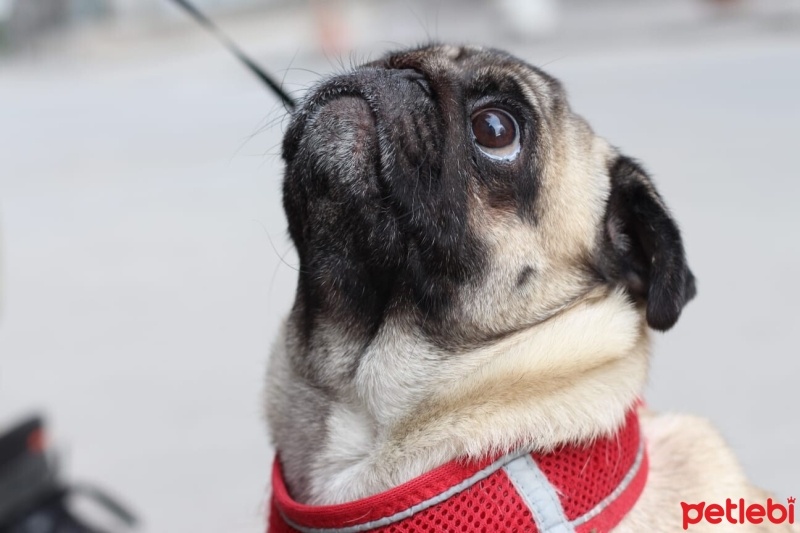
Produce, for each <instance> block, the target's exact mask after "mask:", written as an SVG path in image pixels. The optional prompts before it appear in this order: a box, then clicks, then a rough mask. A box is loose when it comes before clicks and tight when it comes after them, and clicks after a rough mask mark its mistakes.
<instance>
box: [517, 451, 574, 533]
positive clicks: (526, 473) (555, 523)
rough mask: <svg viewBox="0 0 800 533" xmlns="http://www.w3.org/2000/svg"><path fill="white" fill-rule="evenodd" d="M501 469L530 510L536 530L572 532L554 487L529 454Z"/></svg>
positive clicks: (551, 532) (543, 532)
mask: <svg viewBox="0 0 800 533" xmlns="http://www.w3.org/2000/svg"><path fill="white" fill-rule="evenodd" d="M503 470H505V473H506V475H507V476H508V479H510V480H511V483H512V484H513V485H514V487H516V489H517V492H518V493H519V495H520V496H522V499H523V500H525V504H526V505H527V506H528V509H530V510H531V514H533V519H534V520H535V521H536V527H537V529H538V531H539V533H574V532H575V528H573V527H572V524H570V523H569V520H568V519H567V516H566V515H565V514H564V508H563V507H561V501H560V500H559V498H558V494H556V489H555V488H554V487H553V485H551V484H550V481H549V480H548V479H547V476H545V475H544V472H542V471H541V469H540V468H539V465H537V464H536V461H534V460H533V457H531V455H530V454H528V453H526V454H525V455H523V456H522V457H518V458H516V459H514V460H513V461H511V462H510V463H508V464H507V465H506V466H504V467H503Z"/></svg>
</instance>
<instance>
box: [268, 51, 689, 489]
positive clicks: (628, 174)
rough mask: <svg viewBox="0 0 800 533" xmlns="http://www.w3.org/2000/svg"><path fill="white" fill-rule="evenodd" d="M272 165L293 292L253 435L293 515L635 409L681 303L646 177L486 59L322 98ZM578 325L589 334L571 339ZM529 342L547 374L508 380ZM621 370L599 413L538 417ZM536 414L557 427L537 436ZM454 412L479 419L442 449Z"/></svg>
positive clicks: (416, 61) (504, 63)
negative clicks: (652, 347)
mask: <svg viewBox="0 0 800 533" xmlns="http://www.w3.org/2000/svg"><path fill="white" fill-rule="evenodd" d="M283 158H284V160H285V162H286V174H285V179H284V184H283V204H284V208H285V211H286V216H287V219H288V223H289V234H290V236H291V239H292V241H293V242H294V244H295V246H296V248H297V252H298V256H299V277H298V286H297V292H296V297H295V302H294V305H293V307H292V310H291V312H290V314H289V317H288V319H287V321H286V325H285V327H284V330H283V333H282V336H281V338H280V339H279V340H278V343H277V345H276V350H275V352H274V353H273V358H272V360H271V366H270V373H269V376H270V385H269V389H268V404H269V405H268V415H269V421H270V427H271V432H272V436H273V438H274V440H275V443H276V448H277V449H278V451H279V453H280V457H281V463H282V467H283V472H284V475H285V477H286V480H287V484H288V486H289V488H290V489H291V492H292V494H293V495H294V496H295V497H296V498H298V499H299V500H301V501H306V502H315V503H331V502H337V501H346V500H347V499H348V498H351V499H352V498H357V497H363V496H366V495H369V494H373V493H375V492H378V491H380V490H384V489H386V488H388V487H391V486H394V485H396V484H399V483H402V482H403V481H407V480H408V479H410V478H411V477H413V476H414V475H416V474H419V473H420V472H421V471H424V470H425V469H427V468H429V467H432V466H437V465H439V464H442V463H443V462H446V461H449V460H451V459H453V458H454V457H456V456H458V455H459V454H462V453H463V454H468V455H480V454H481V453H482V452H485V451H487V450H499V449H503V448H504V447H506V446H508V445H510V444H509V443H512V442H519V440H520V439H524V440H526V441H527V439H532V441H531V442H533V440H536V439H545V440H547V439H550V440H547V442H545V440H542V441H541V442H539V440H536V442H539V443H540V444H541V445H542V446H543V447H545V448H547V447H552V446H554V445H555V444H557V443H558V441H559V439H562V438H568V439H572V440H573V441H577V440H579V439H582V438H587V439H591V438H594V437H596V436H598V435H600V434H602V433H603V432H606V431H611V430H612V429H613V428H614V427H615V425H618V424H620V423H621V422H622V420H623V419H624V417H625V413H626V410H627V409H629V407H630V405H631V404H632V403H633V402H634V401H635V398H636V396H637V395H638V394H639V393H640V392H641V390H640V385H642V384H643V383H644V379H645V374H646V366H647V365H646V357H645V355H646V354H645V352H646V348H645V345H646V340H647V326H650V327H651V328H653V329H657V330H667V329H669V328H671V327H672V326H673V325H674V324H675V322H676V321H677V320H678V317H679V315H680V314H681V311H682V309H683V307H684V305H685V304H686V303H687V302H688V301H689V300H690V299H691V298H692V297H693V296H694V293H695V289H694V277H693V276H692V273H691V272H690V270H689V268H688V266H687V262H686V259H685V256H684V249H683V245H682V241H681V235H680V232H679V231H678V228H677V226H676V224H675V222H674V221H673V219H672V217H671V215H670V213H669V211H668V210H667V208H666V206H665V204H664V202H663V200H662V199H661V197H660V196H659V194H658V192H657V191H656V189H655V188H654V186H653V184H652V182H651V180H650V178H649V177H648V176H647V174H646V173H645V171H644V170H643V169H642V167H641V166H640V165H639V164H638V163H637V162H635V161H634V160H633V159H630V158H628V157H626V156H624V155H622V154H621V153H620V152H619V151H618V150H616V149H615V148H614V147H612V146H611V145H610V144H609V143H608V142H606V141H605V140H604V139H602V138H601V137H599V136H597V135H595V134H594V132H593V131H592V129H591V128H590V127H589V125H588V124H587V122H586V121H585V120H584V119H583V118H581V117H580V116H578V115H577V114H575V113H574V112H573V111H572V110H571V108H570V106H569V104H568V102H567V98H566V94H565V91H564V89H563V88H562V86H561V84H560V83H559V82H558V81H557V80H556V79H554V78H553V77H551V76H549V75H548V74H546V73H544V72H543V71H541V70H540V69H538V68H535V67H532V66H530V65H528V64H527V63H525V62H523V61H520V60H519V59H517V58H514V57H512V56H510V55H508V54H506V53H504V52H499V51H496V50H489V49H482V48H475V47H454V46H442V45H436V46H426V47H422V48H418V49H412V50H406V51H402V52H398V53H393V54H389V55H388V56H386V57H385V58H383V59H380V60H378V61H374V62H371V63H368V64H365V65H363V66H361V67H358V68H356V69H354V70H353V71H352V72H349V73H345V74H339V75H336V76H333V77H330V78H328V79H325V80H322V81H321V82H320V83H319V84H318V85H317V86H316V87H314V88H313V89H312V90H310V91H309V93H308V94H307V96H306V97H305V99H304V101H303V102H302V104H301V106H300V107H299V109H298V110H297V111H296V112H295V113H294V115H293V116H292V118H291V122H290V125H289V127H288V130H287V132H286V135H285V138H284V143H283ZM586 306H590V307H591V306H594V307H592V309H595V308H596V312H597V313H599V314H598V315H597V316H598V317H599V316H600V314H603V313H606V314H605V315H603V317H600V318H585V321H584V322H581V321H583V320H584V318H575V317H582V316H583V315H581V314H580V313H583V311H575V310H576V309H583V308H584V307H586ZM603 306H605V307H603ZM601 307H602V308H603V309H606V311H602V310H598V309H600V308H601ZM612 307H613V309H614V311H613V312H612V311H611V309H612ZM594 312H595V311H592V313H594ZM576 313H578V314H576ZM587 313H588V312H587ZM568 316H569V317H572V318H569V319H567V317H568ZM587 316H588V315H587ZM591 316H592V317H594V316H595V315H591ZM623 322H624V324H623ZM569 328H574V329H569ZM615 328H616V329H615ZM556 331H558V332H560V331H563V332H564V333H563V334H561V333H558V334H557V333H554V332H556ZM533 332H535V335H536V336H537V339H538V340H537V341H536V344H535V347H536V350H541V351H542V354H543V355H542V356H541V357H538V358H534V356H533V355H532V354H533V352H532V351H530V350H529V351H526V352H525V353H526V356H525V357H528V358H529V359H522V358H517V359H513V360H511V359H507V357H508V354H509V353H511V352H510V351H509V350H507V349H506V348H504V347H505V346H506V344H504V343H507V342H511V341H509V339H512V338H513V339H517V338H520V335H526V334H531V335H533V334H534V333H533ZM531 338H532V337H531ZM514 342H516V341H514ZM520 342H521V341H520ZM548 343H550V344H548ZM531 346H534V344H531ZM633 353H635V354H636V355H635V356H634V355H630V356H629V354H633ZM504 354H505V355H504ZM623 356H624V357H623ZM504 357H505V358H506V359H504ZM625 358H627V359H625ZM623 359H625V360H624V361H623ZM526 361H527V362H526ZM631 361H635V363H631ZM490 362H492V364H495V363H496V364H497V365H499V366H496V367H491V368H490V367H488V366H487V365H488V364H489V363H490ZM618 363H619V364H620V365H623V364H624V365H633V366H631V368H628V367H626V368H627V370H625V371H624V372H625V373H624V375H622V377H613V378H612V377H610V376H609V377H607V379H608V383H606V384H603V385H602V387H600V386H597V387H594V388H592V389H591V390H592V391H596V392H597V394H601V392H602V396H598V398H597V399H591V400H589V399H588V396H586V395H584V396H581V398H583V400H576V401H575V405H577V406H578V407H575V406H573V405H570V406H568V407H565V409H563V410H561V411H559V410H558V409H555V408H554V407H553V406H555V405H556V403H557V402H560V401H561V400H556V398H563V399H564V401H567V400H569V396H568V395H567V394H566V392H565V391H567V390H568V389H570V387H574V386H575V384H576V383H580V382H581V380H583V379H586V380H590V379H592V380H594V379H598V380H599V379H600V378H599V377H598V376H600V374H601V373H603V372H606V371H607V369H609V368H611V366H609V365H614V364H618ZM514 365H519V366H518V367H515V366H514ZM526 365H527V366H526ZM537 365H539V366H537ZM603 365H605V366H603ZM634 367H635V368H634ZM479 371H480V372H479ZM573 371H574V372H575V375H571V374H569V372H573ZM609 372H610V370H609ZM478 374H480V376H482V377H480V379H482V380H483V381H481V382H480V383H481V385H480V386H478V385H475V386H474V387H472V388H470V386H469V385H468V383H469V380H471V379H475V380H477V379H478V377H476V376H478ZM501 374H502V375H503V376H504V377H503V378H502V379H501V378H500V377H499V376H500V375H501ZM508 376H511V378H508ZM604 379H605V378H604ZM626 380H629V381H630V384H628V385H623V384H624V383H628V382H627V381H626ZM606 385H608V388H605V387H606ZM586 390H589V389H586ZM621 391H624V392H621ZM584 392H585V391H584ZM580 394H584V393H583V392H581V393H580ZM587 394H588V393H587ZM546 398H549V399H546ZM589 401H591V403H592V406H593V407H592V409H597V410H599V411H598V413H600V414H599V415H598V414H596V413H594V412H592V411H591V409H590V408H589V407H586V406H587V405H589V404H588V403H587V402H589ZM526 402H527V403H526ZM548 402H550V403H548ZM553 402H556V403H553ZM581 402H583V403H581ZM607 402H610V403H608V405H607ZM611 403H613V404H614V405H613V407H611V406H609V405H610V404H611ZM523 404H524V405H523ZM559 405H560V404H559ZM604 405H606V407H603V406H604ZM523 407H524V408H523ZM540 408H541V409H545V410H546V411H542V413H545V414H543V415H542V420H544V419H547V420H550V418H549V417H550V414H553V415H554V414H555V413H568V414H569V416H570V419H571V420H573V421H574V424H572V425H570V424H564V423H563V421H556V420H555V418H553V420H550V422H547V424H549V425H548V426H547V428H549V429H544V428H543V426H540V427H533V425H532V423H531V422H530V420H531V418H530V417H531V416H532V415H531V414H530V413H532V412H538V411H536V409H540ZM515 409H516V410H517V411H515ZM466 412H469V413H471V414H470V415H469V416H473V415H474V416H476V417H477V416H479V415H478V414H476V413H480V416H482V417H484V418H482V419H481V420H482V422H481V423H480V424H478V423H471V425H468V426H467V425H465V426H464V427H463V428H462V429H463V431H462V429H456V428H457V427H460V426H458V424H459V423H460V421H462V420H467V419H469V416H467V415H465V414H464V413H466ZM517 412H518V415H519V417H518V418H514V417H516V416H517V415H516V414H514V413H517ZM609 413H612V414H609ZM450 416H452V417H453V418H452V420H453V421H454V422H453V423H445V422H443V420H445V419H448V417H450ZM525 417H528V418H525ZM584 418H585V420H586V422H585V423H584V422H578V421H579V420H583V419H584ZM512 419H513V420H512ZM448 420H450V419H448ZM540 422H541V421H540ZM541 423H542V424H545V423H544V422H541ZM480 428H485V431H484V432H483V434H479V433H478V432H479V431H480ZM437 431H438V432H439V433H436V435H438V436H436V437H433V436H432V435H433V433H431V432H437ZM448 431H450V433H449V434H446V433H447V432H448ZM459 432H460V433H459ZM467 434H468V435H469V436H467ZM297 442H303V443H305V444H304V445H303V446H297V445H295V444H293V443H297ZM379 456H380V457H381V458H382V459H381V460H380V461H379V460H378V459H377V457H379ZM398 462H402V463H403V466H399V463H398ZM390 463H391V465H392V466H391V467H390V466H388V465H389V464H390Z"/></svg>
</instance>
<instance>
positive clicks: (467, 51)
mask: <svg viewBox="0 0 800 533" xmlns="http://www.w3.org/2000/svg"><path fill="white" fill-rule="evenodd" d="M367 66H381V67H384V68H391V69H413V70H417V71H419V72H421V73H423V74H424V75H425V76H427V77H428V78H429V80H430V81H432V82H433V83H437V82H438V83H451V84H457V85H458V86H459V88H460V89H461V90H462V91H463V94H464V96H465V97H466V98H468V99H469V98H473V99H474V98H479V97H481V96H485V95H491V94H505V95H509V96H513V97H516V98H517V99H519V100H522V101H525V102H527V103H528V104H529V105H531V106H533V107H535V108H537V109H549V108H553V107H554V106H556V107H557V106H560V105H561V104H562V103H563V101H564V90H563V88H562V86H561V84H560V83H559V81H558V80H556V79H555V78H553V77H552V76H550V75H548V74H547V73H545V72H544V71H542V70H540V69H538V68H536V67H534V66H532V65H530V64H528V63H526V62H524V61H522V60H520V59H519V58H517V57H514V56H512V55H511V54H508V53H506V52H503V51H501V50H495V49H492V48H483V47H477V46H453V45H431V46H423V47H420V48H415V49H411V50H403V51H400V52H395V53H390V54H388V55H386V56H385V57H384V58H382V59H380V60H378V61H375V62H372V63H369V64H368V65H367Z"/></svg>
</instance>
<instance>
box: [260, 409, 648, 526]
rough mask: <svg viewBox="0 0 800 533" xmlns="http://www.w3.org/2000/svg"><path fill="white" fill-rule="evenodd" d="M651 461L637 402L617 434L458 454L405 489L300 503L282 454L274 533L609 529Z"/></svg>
mask: <svg viewBox="0 0 800 533" xmlns="http://www.w3.org/2000/svg"><path fill="white" fill-rule="evenodd" d="M647 469H648V467H647V453H646V450H645V442H644V439H643V438H642V437H641V433H640V429H639V418H638V416H637V414H636V412H635V410H634V411H631V412H630V413H629V414H628V416H627V418H626V420H625V424H624V425H623V426H622V427H621V428H620V429H619V430H618V432H617V433H616V434H614V435H613V436H611V437H607V438H603V439H598V440H596V441H594V442H593V443H592V444H591V445H584V446H574V445H571V446H564V447H561V448H559V449H557V450H555V451H553V452H552V453H547V454H539V453H529V452H525V451H520V452H516V453H512V454H508V455H505V456H503V457H500V458H497V457H494V458H488V459H486V460H482V461H472V462H464V461H452V462H450V463H447V464H445V465H443V466H440V467H439V468H436V469H435V470H433V471H431V472H428V473H427V474H424V475H422V476H420V477H418V478H416V479H412V480H411V481H409V482H407V483H404V484H403V485H400V486H399V487H395V488H393V489H390V490H388V491H386V492H382V493H380V494H376V495H375V496H370V497H368V498H364V499H361V500H357V501H354V502H350V503H344V504H340V505H324V506H311V505H304V504H301V503H297V502H295V501H294V500H293V499H292V498H291V496H289V493H288V491H287V489H286V484H285V483H284V481H283V475H282V473H281V468H280V463H279V461H278V459H277V457H276V459H275V464H274V466H273V469H272V505H271V511H270V517H269V529H268V532H269V533H286V532H298V531H299V532H301V533H358V532H361V531H381V532H387V533H389V532H393V533H394V532H397V533H400V532H407V531H426V532H436V531H459V532H473V531H474V532H478V531H481V532H483V531H520V532H522V531H525V532H531V533H569V532H576V533H603V532H606V531H609V530H611V529H612V528H613V527H615V526H616V525H617V524H619V522H620V521H621V520H622V518H623V517H624V516H625V515H626V514H627V513H628V511H630V509H631V508H632V507H633V505H634V503H636V500H637V499H638V498H639V495H640V494H641V492H642V489H643V488H644V484H645V481H646V479H647Z"/></svg>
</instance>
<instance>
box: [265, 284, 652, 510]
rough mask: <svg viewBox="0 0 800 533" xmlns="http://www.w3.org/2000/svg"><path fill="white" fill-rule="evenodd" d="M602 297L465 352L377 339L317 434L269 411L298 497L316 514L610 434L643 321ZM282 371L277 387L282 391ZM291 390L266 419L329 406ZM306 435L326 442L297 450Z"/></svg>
mask: <svg viewBox="0 0 800 533" xmlns="http://www.w3.org/2000/svg"><path fill="white" fill-rule="evenodd" d="M601 292H602V294H596V293H595V294H592V295H590V296H588V297H586V298H584V299H582V300H581V301H580V302H578V303H576V304H575V305H573V306H571V307H570V308H569V309H567V310H565V311H563V312H561V313H559V314H558V315H556V316H554V317H552V318H550V319H549V320H547V321H545V322H543V323H541V324H538V325H536V326H534V327H531V328H529V329H526V330H523V331H520V332H517V333H514V334H513V335H510V336H507V337H505V338H503V339H502V340H500V341H497V342H496V343H493V344H491V345H489V346H484V347H482V348H480V349H476V350H472V351H468V352H466V353H459V354H455V355H454V354H449V355H446V354H441V353H437V352H436V350H435V349H433V348H432V347H431V346H427V345H425V343H424V342H423V341H421V340H420V339H419V338H417V337H415V336H413V335H411V334H409V333H405V332H403V328H402V327H400V326H396V327H394V328H393V329H392V330H391V331H387V332H386V333H385V338H381V334H379V335H378V338H376V340H375V342H373V343H372V344H371V346H370V349H369V350H368V352H367V353H365V354H364V356H363V358H362V361H361V363H360V364H359V367H358V370H357V373H356V376H355V379H354V380H353V383H354V384H353V390H352V392H351V394H348V395H347V396H348V399H347V400H341V399H337V400H331V401H328V402H327V405H325V406H324V409H319V408H316V409H315V411H316V412H318V413H324V415H319V416H321V417H322V419H320V420H318V423H317V424H316V425H314V424H311V425H309V423H308V422H309V419H308V416H306V417H305V419H304V417H302V416H301V417H284V418H283V422H284V423H283V424H281V423H278V424H276V423H275V416H274V415H273V413H270V420H271V423H272V429H273V437H274V439H275V443H276V448H277V450H278V453H279V454H280V456H281V461H282V463H283V466H284V474H285V476H286V481H287V484H288V486H289V488H290V490H291V491H292V494H293V496H294V497H295V498H296V499H297V500H298V501H303V502H305V503H311V504H318V505H320V504H334V503H343V502H347V501H352V500H355V499H358V498H362V497H366V496H369V495H372V494H377V493H379V492H382V491H385V490H387V489H390V488H392V487H395V486H397V485H400V484H401V483H404V482H406V481H408V480H410V479H413V478H415V477H417V476H419V475H421V474H423V473H425V472H428V471H430V470H431V469H433V468H436V467H437V466H439V465H442V464H444V463H447V462H448V461H451V460H453V459H455V458H471V459H477V458H480V457H485V456H486V455H491V454H498V453H504V452H508V451H510V450H513V449H515V448H519V447H520V446H524V447H526V448H529V449H531V450H534V451H539V452H548V451H550V450H552V449H553V448H555V447H556V446H558V445H561V444H566V443H581V442H588V441H592V440H593V439H596V438H598V437H601V436H606V435H609V434H611V433H613V432H614V430H616V429H617V428H618V427H619V426H620V425H621V424H622V423H623V421H624V419H625V415H626V413H627V412H628V411H629V410H630V408H631V406H632V405H633V403H634V402H635V401H636V399H637V397H638V396H639V395H640V394H641V390H642V388H643V386H644V383H645V380H646V374H647V351H648V338H647V330H646V327H645V326H644V324H643V320H642V316H641V311H640V310H637V309H636V307H635V306H634V304H633V303H631V302H630V300H629V298H628V297H627V296H626V295H624V294H623V293H622V292H620V291H610V292H609V291H607V290H605V289H603V290H601ZM411 350H413V352H409V351H411ZM408 353H413V354H414V357H409V356H408ZM425 355H427V357H423V356H425ZM286 356H287V355H286V353H285V352H283V351H282V350H278V351H277V352H276V353H275V354H274V356H273V357H274V358H275V359H273V367H274V368H273V369H272V370H271V373H274V371H275V368H279V369H280V367H282V369H283V370H285V369H288V368H289V365H286V361H285V360H284V361H283V363H281V359H282V358H283V359H285V358H286ZM445 356H447V359H446V363H443V362H442V361H443V360H442V357H445ZM276 359H277V361H276ZM280 373H282V374H283V376H282V377H280V378H273V379H281V380H283V383H284V384H285V383H286V381H285V380H286V379H287V377H286V374H284V373H283V372H280ZM288 379H294V380H297V381H299V382H302V380H301V379H300V378H299V377H298V376H292V377H291V378H288ZM273 384H275V385H276V387H277V388H278V389H280V390H282V391H284V393H285V392H286V387H285V386H281V385H280V384H276V382H275V381H273ZM293 391H294V394H292V395H291V396H294V397H291V396H290V395H287V394H283V395H281V394H277V395H276V394H272V393H270V394H271V402H270V403H271V405H270V409H271V410H282V409H283V410H284V411H286V410H289V411H290V410H291V408H289V407H288V405H287V402H289V403H291V404H293V405H294V406H295V407H294V409H297V406H298V405H299V403H298V402H300V403H304V404H306V405H317V406H319V405H320V402H325V400H324V399H323V398H322V397H321V396H320V393H319V391H318V390H315V389H314V388H313V387H308V388H304V387H302V386H299V385H298V386H297V387H294V386H293ZM301 391H305V392H304V393H301ZM303 394H305V395H306V398H303V397H300V396H302V395H303ZM311 395H314V396H316V398H312V397H311ZM322 396H324V395H322ZM291 418H295V419H296V420H295V422H294V423H293V422H292V421H291ZM303 419H304V420H303ZM300 420H303V421H302V422H299V421H300ZM309 427H314V428H316V431H320V432H321V433H323V435H324V438H319V436H318V437H317V438H316V439H314V442H316V445H315V446H311V445H309V446H297V444H296V443H298V442H301V441H300V439H302V438H304V434H303V432H304V431H305V436H309V434H308V431H309V429H308V428H309ZM299 448H303V449H302V450H301V449H299Z"/></svg>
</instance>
